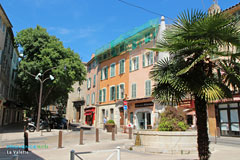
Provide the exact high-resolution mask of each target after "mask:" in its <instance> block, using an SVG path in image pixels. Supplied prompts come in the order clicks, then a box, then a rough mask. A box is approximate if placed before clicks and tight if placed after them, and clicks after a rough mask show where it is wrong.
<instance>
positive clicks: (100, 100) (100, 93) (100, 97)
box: [99, 90, 102, 102]
mask: <svg viewBox="0 0 240 160" xmlns="http://www.w3.org/2000/svg"><path fill="white" fill-rule="evenodd" d="M99 102H102V90H99Z"/></svg>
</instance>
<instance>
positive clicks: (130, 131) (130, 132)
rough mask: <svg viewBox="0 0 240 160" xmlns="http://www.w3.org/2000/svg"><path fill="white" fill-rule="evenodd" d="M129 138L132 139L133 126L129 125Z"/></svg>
mask: <svg viewBox="0 0 240 160" xmlns="http://www.w3.org/2000/svg"><path fill="white" fill-rule="evenodd" d="M128 132H129V139H132V127H129V131H128Z"/></svg>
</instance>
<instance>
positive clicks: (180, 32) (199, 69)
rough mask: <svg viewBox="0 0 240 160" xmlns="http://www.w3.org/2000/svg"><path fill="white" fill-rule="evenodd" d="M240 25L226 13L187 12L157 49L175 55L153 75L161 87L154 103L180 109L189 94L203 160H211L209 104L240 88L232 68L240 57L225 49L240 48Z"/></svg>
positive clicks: (163, 61)
mask: <svg viewBox="0 0 240 160" xmlns="http://www.w3.org/2000/svg"><path fill="white" fill-rule="evenodd" d="M236 23H237V22H236V20H234V19H232V18H231V17H230V16H229V15H227V14H223V13H220V14H215V15H208V14H207V13H205V12H202V11H198V10H192V11H185V12H183V13H181V14H180V15H179V16H178V18H177V20H176V21H175V22H174V24H173V26H172V27H171V28H170V29H168V30H167V31H166V32H165V35H164V39H163V40H162V41H161V42H160V43H159V44H158V45H157V47H156V48H153V49H152V50H154V51H163V50H164V51H168V52H169V53H170V58H166V59H163V60H161V61H160V62H159V63H158V64H157V65H155V66H154V67H153V69H152V71H151V73H150V74H151V77H152V79H153V80H154V81H155V82H156V85H155V87H154V90H153V96H154V97H155V99H157V100H159V101H160V102H161V103H171V104H174V103H175V104H179V103H180V102H181V101H182V100H183V99H184V98H186V97H188V96H189V95H190V96H193V98H194V100H195V109H196V116H197V132H198V133H197V134H198V137H197V143H198V155H199V158H200V159H201V160H207V159H208V158H209V157H210V152H209V139H208V131H207V103H208V102H209V101H212V100H217V99H222V98H228V97H232V93H231V90H230V88H229V86H230V85H233V86H236V87H239V84H240V77H239V76H238V75H237V73H238V72H237V70H235V69H234V67H231V65H236V63H235V64H234V63H233V61H232V59H234V57H237V55H239V54H233V52H230V51H228V50H227V51H224V50H223V49H222V48H223V47H224V46H226V47H232V46H239V45H240V41H239V37H240V36H239V30H238V28H237V27H236ZM226 57H227V58H226ZM235 62H236V61H235ZM226 82H227V83H226Z"/></svg>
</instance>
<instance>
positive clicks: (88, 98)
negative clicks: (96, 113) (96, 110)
mask: <svg viewBox="0 0 240 160" xmlns="http://www.w3.org/2000/svg"><path fill="white" fill-rule="evenodd" d="M89 102H90V95H89V94H88V95H87V106H88V105H89Z"/></svg>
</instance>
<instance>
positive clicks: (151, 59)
mask: <svg viewBox="0 0 240 160" xmlns="http://www.w3.org/2000/svg"><path fill="white" fill-rule="evenodd" d="M150 62H151V65H152V64H153V52H150Z"/></svg>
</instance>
